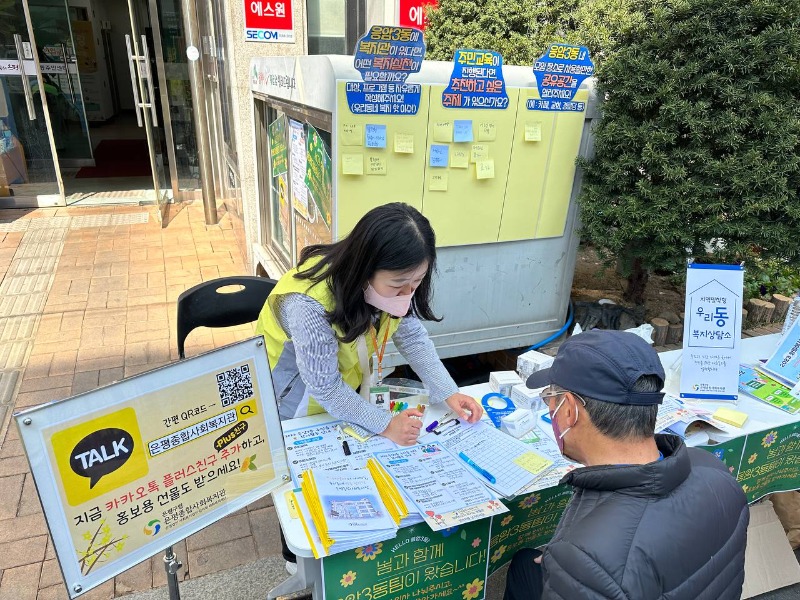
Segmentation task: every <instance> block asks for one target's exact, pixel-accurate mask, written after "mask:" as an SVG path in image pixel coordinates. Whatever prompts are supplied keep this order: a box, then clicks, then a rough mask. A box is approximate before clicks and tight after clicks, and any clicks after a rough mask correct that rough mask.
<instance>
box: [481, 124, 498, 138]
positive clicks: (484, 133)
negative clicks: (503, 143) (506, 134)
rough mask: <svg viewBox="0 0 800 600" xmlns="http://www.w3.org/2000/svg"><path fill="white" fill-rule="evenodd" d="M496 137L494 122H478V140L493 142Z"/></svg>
mask: <svg viewBox="0 0 800 600" xmlns="http://www.w3.org/2000/svg"><path fill="white" fill-rule="evenodd" d="M496 139H497V126H496V125H495V124H494V123H480V124H479V125H478V141H479V142H493V141H495V140H496Z"/></svg>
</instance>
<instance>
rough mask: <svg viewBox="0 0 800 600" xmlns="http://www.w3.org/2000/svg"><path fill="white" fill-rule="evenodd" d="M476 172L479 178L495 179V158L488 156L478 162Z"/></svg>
mask: <svg viewBox="0 0 800 600" xmlns="http://www.w3.org/2000/svg"><path fill="white" fill-rule="evenodd" d="M475 174H476V175H477V177H478V179H494V160H493V159H491V158H487V159H485V160H479V161H478V162H476V163H475Z"/></svg>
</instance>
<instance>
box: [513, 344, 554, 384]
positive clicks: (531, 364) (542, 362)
mask: <svg viewBox="0 0 800 600" xmlns="http://www.w3.org/2000/svg"><path fill="white" fill-rule="evenodd" d="M554 360H555V358H554V357H553V356H549V355H547V354H543V353H542V352H537V351H536V350H528V351H527V352H525V353H524V354H520V355H519V356H518V357H517V373H519V376H520V377H522V380H523V381H526V380H527V379H528V377H530V376H531V375H532V374H533V373H535V372H536V371H541V370H542V369H547V368H548V367H550V366H551V365H552V364H553V361H554Z"/></svg>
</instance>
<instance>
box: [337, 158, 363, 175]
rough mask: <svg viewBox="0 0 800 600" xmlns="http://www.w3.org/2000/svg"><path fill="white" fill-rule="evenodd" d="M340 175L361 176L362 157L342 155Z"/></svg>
mask: <svg viewBox="0 0 800 600" xmlns="http://www.w3.org/2000/svg"><path fill="white" fill-rule="evenodd" d="M342 173H343V174H344V175H363V174H364V155H363V154H342Z"/></svg>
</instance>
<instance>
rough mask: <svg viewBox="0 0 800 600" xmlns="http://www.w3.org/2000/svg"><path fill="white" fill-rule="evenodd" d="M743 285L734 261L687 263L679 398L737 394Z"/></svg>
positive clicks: (734, 396) (722, 397)
mask: <svg viewBox="0 0 800 600" xmlns="http://www.w3.org/2000/svg"><path fill="white" fill-rule="evenodd" d="M743 285H744V267H741V266H739V265H703V264H696V263H691V264H689V266H688V268H687V270H686V305H685V309H684V310H685V312H686V321H685V323H684V329H683V355H682V361H683V362H682V366H681V383H680V396H681V398H696V399H701V398H702V399H709V400H732V401H735V400H736V399H737V398H738V387H739V356H740V354H741V348H740V347H741V337H742V290H743Z"/></svg>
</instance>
